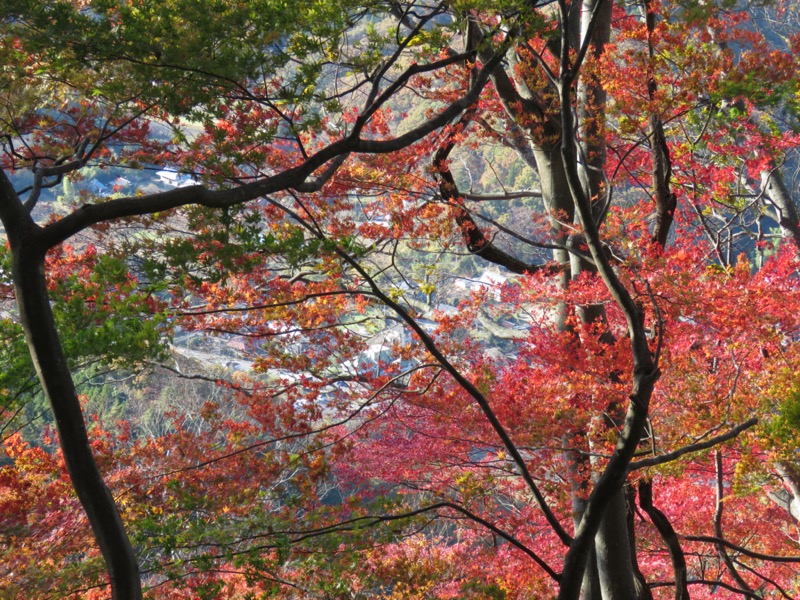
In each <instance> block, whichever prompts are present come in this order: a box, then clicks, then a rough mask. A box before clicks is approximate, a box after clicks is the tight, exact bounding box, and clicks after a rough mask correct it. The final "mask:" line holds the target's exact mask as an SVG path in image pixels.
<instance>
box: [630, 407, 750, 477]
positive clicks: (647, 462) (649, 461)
mask: <svg viewBox="0 0 800 600" xmlns="http://www.w3.org/2000/svg"><path fill="white" fill-rule="evenodd" d="M757 424H758V419H757V418H756V417H753V418H752V419H750V420H748V421H745V422H744V423H742V424H741V425H737V426H736V427H734V428H733V429H731V430H730V431H728V432H727V433H723V434H722V435H718V436H716V437H713V438H711V439H709V440H706V441H705V442H698V443H697V444H690V445H689V446H684V447H683V448H678V449H677V450H674V451H672V452H668V453H667V454H663V455H661V456H654V457H653V458H645V459H643V460H635V461H633V462H631V464H630V465H628V471H635V470H637V469H644V468H647V467H655V466H658V465H663V464H664V463H668V462H672V461H673V460H677V459H679V458H680V457H681V456H684V455H686V454H691V453H692V452H700V451H701V450H707V449H709V448H713V447H714V446H716V445H717V444H722V443H723V442H727V441H728V440H732V439H733V438H735V437H736V436H738V435H739V434H740V433H742V432H743V431H745V430H747V429H750V428H751V427H753V426H755V425H757Z"/></svg>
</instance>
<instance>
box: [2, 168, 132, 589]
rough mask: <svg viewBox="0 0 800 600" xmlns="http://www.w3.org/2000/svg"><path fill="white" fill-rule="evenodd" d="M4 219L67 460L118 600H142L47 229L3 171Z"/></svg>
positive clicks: (26, 324)
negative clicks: (52, 270) (54, 295)
mask: <svg viewBox="0 0 800 600" xmlns="http://www.w3.org/2000/svg"><path fill="white" fill-rule="evenodd" d="M0 219H2V222H3V225H4V226H5V229H6V233H7V235H8V239H9V243H10V245H11V253H12V266H11V269H12V276H13V280H14V290H15V294H16V301H17V307H18V309H19V315H20V321H21V323H22V327H23V329H24V331H25V337H26V339H27V342H28V349H29V350H30V353H31V357H32V358H33V364H34V366H35V367H36V372H37V374H38V375H39V379H40V381H41V383H42V387H43V389H44V393H45V395H46V396H47V399H48V400H49V401H50V405H51V407H52V410H53V416H54V417H55V422H56V429H57V431H58V436H59V440H60V443H61V449H62V452H63V454H64V461H65V462H66V465H67V471H68V472H69V475H70V478H71V480H72V485H73V487H74V488H75V491H76V493H77V495H78V499H79V500H80V502H81V505H82V506H83V509H84V510H85V511H86V516H87V517H88V519H89V523H90V525H91V527H92V531H93V532H94V536H95V538H96V540H97V543H98V545H99V546H100V551H101V553H102V555H103V558H104V560H105V562H106V566H107V568H108V572H109V575H110V578H111V593H112V598H113V599H114V600H139V599H140V598H141V597H142V585H141V580H140V578H139V565H138V562H137V560H136V554H135V553H134V551H133V547H132V546H131V543H130V540H129V539H128V535H127V533H126V532H125V528H124V526H123V524H122V519H121V518H120V515H119V512H118V510H117V506H116V504H115V503H114V498H113V497H112V495H111V492H110V490H109V489H108V487H107V486H106V484H105V481H103V477H102V475H101V474H100V471H99V469H98V467H97V463H96V462H95V460H94V456H93V454H92V448H91V445H90V443H89V436H88V434H87V431H86V425H85V423H84V419H83V413H82V411H81V406H80V401H79V400H78V394H77V392H76V390H75V385H74V383H73V380H72V374H71V372H70V370H69V365H68V364H67V359H66V357H65V356H64V352H63V350H62V347H61V342H60V340H59V338H58V333H57V331H56V326H55V321H54V319H53V311H52V309H51V307H50V300H49V296H48V292H47V282H46V278H45V269H44V258H45V254H46V252H47V250H48V248H47V247H46V246H45V244H43V243H42V241H41V239H42V232H43V230H42V229H41V228H40V227H39V226H37V225H36V224H35V223H34V222H33V220H32V219H31V217H30V215H29V214H28V212H27V211H26V210H25V209H24V207H23V205H22V203H21V202H20V199H19V197H18V195H17V193H16V192H15V191H14V188H13V186H12V185H11V182H10V181H9V180H8V177H7V176H6V174H5V173H4V172H0Z"/></svg>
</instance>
